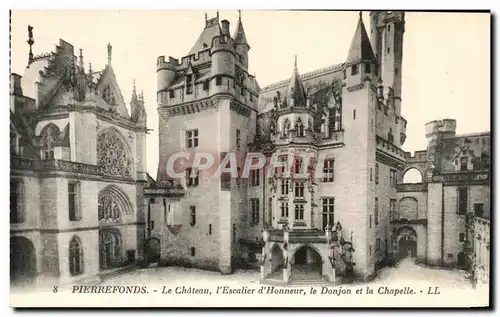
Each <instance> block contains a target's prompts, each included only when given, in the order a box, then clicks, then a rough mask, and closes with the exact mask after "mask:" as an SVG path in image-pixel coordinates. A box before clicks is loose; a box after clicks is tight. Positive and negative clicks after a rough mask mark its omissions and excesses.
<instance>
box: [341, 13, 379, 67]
mask: <svg viewBox="0 0 500 317" xmlns="http://www.w3.org/2000/svg"><path fill="white" fill-rule="evenodd" d="M376 60H377V59H376V58H375V54H374V53H373V49H372V46H371V44H370V38H369V37H368V33H366V28H365V24H364V23H363V16H362V13H361V12H359V20H358V25H357V27H356V31H355V32H354V37H353V38H352V41H351V46H350V48H349V53H348V54H347V59H346V64H351V63H357V62H361V61H371V62H376Z"/></svg>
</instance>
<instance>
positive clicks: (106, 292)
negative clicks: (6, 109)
mask: <svg viewBox="0 0 500 317" xmlns="http://www.w3.org/2000/svg"><path fill="white" fill-rule="evenodd" d="M10 19H11V20H10V49H11V52H10V53H11V70H10V304H11V306H12V307H165V308H170V307H332V308H336V307H488V306H489V305H490V304H491V303H490V291H489V287H490V270H491V261H490V258H491V257H490V229H491V224H490V213H491V203H490V201H491V199H490V196H491V194H490V185H491V173H490V166H491V138H490V102H491V100H490V68H491V65H490V23H491V15H490V13H489V12H402V11H364V12H357V11H356V12H355V11H290V10H283V11H251V10H240V11H238V10H234V11H222V10H221V11H217V10H207V11H166V10H149V11H148V10H100V11H99V10H80V11H78V10H73V11H56V10H54V11H51V10H36V11H35V10H33V11H29V10H13V11H11V16H10ZM75 21H78V23H75Z"/></svg>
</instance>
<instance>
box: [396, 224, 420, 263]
mask: <svg viewBox="0 0 500 317" xmlns="http://www.w3.org/2000/svg"><path fill="white" fill-rule="evenodd" d="M397 239H398V257H399V260H402V259H404V258H415V257H417V233H416V232H415V230H413V229H412V228H410V227H407V226H405V227H401V228H400V229H399V230H398V233H397Z"/></svg>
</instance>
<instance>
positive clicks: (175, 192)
mask: <svg viewBox="0 0 500 317" xmlns="http://www.w3.org/2000/svg"><path fill="white" fill-rule="evenodd" d="M144 195H146V196H169V197H171V196H179V197H180V196H184V195H186V190H185V189H184V188H183V187H181V186H175V187H173V186H172V187H163V188H146V189H144Z"/></svg>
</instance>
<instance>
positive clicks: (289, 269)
mask: <svg viewBox="0 0 500 317" xmlns="http://www.w3.org/2000/svg"><path fill="white" fill-rule="evenodd" d="M288 241H289V234H288V231H285V232H283V244H284V245H287V246H288V247H289V246H290V243H289V242H288ZM288 247H287V248H286V249H285V250H284V252H283V256H284V258H285V266H284V267H283V282H285V284H288V282H289V280H290V276H291V273H292V265H291V264H290V258H289V257H288Z"/></svg>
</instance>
